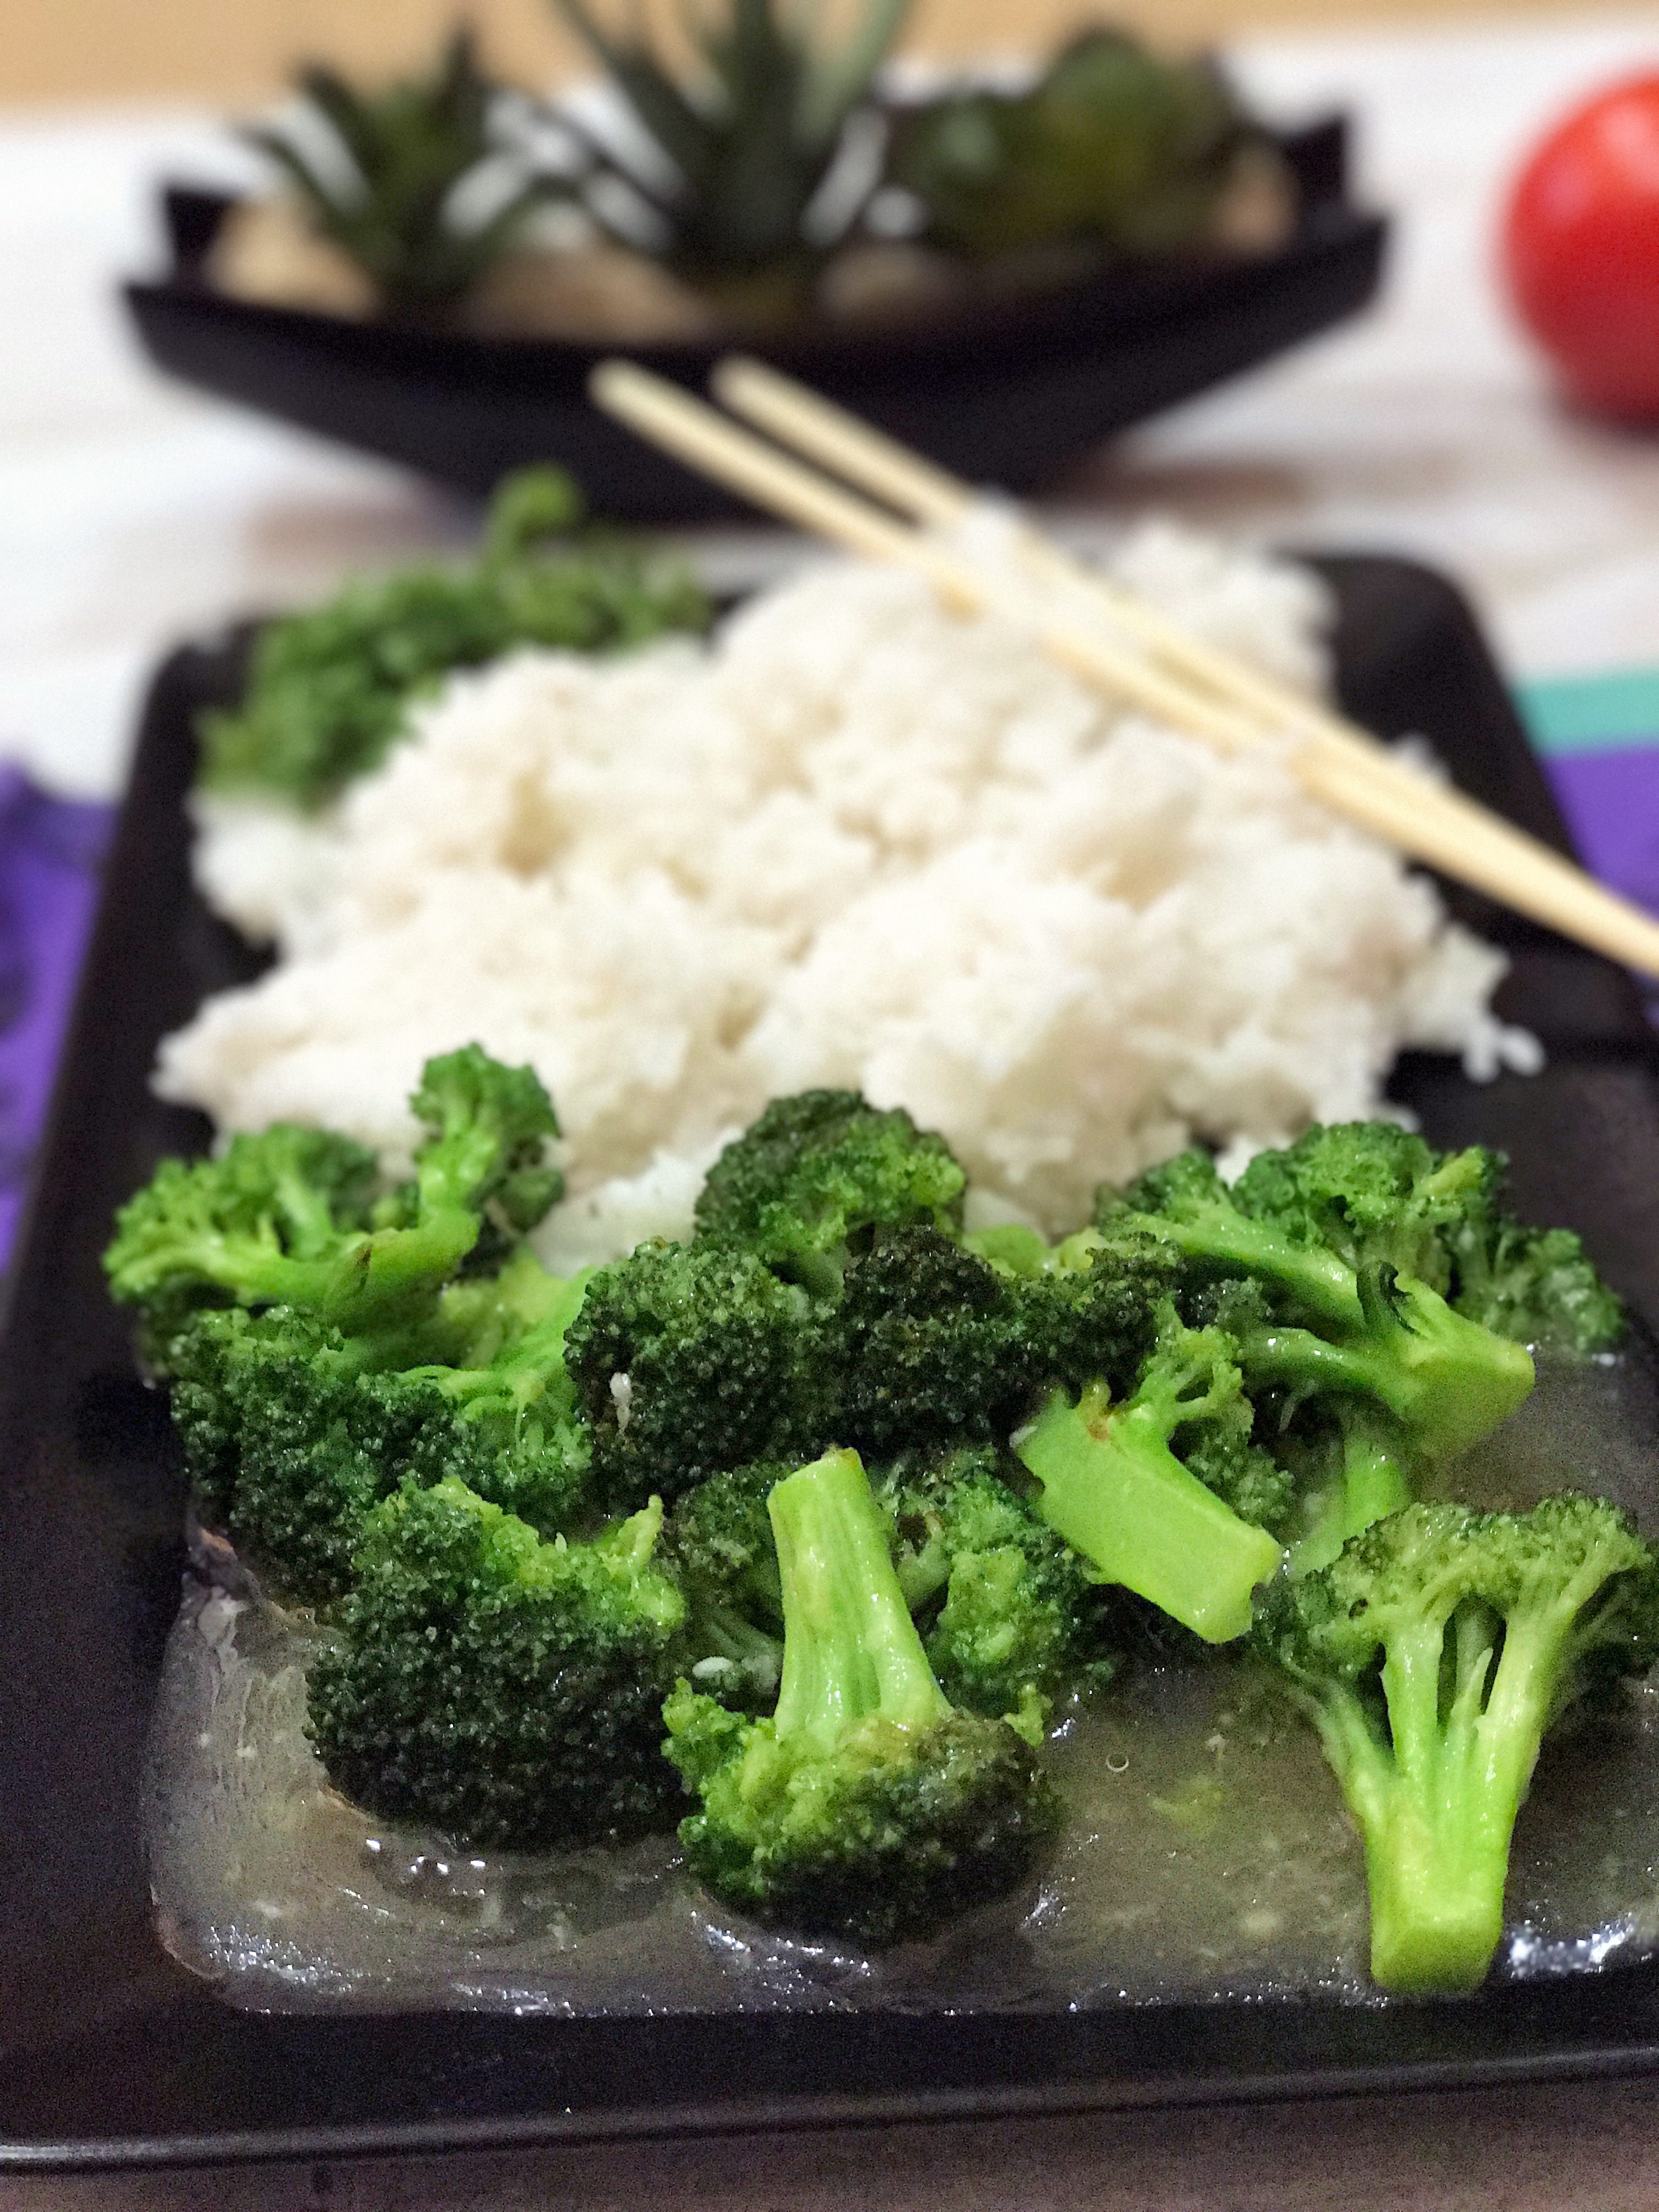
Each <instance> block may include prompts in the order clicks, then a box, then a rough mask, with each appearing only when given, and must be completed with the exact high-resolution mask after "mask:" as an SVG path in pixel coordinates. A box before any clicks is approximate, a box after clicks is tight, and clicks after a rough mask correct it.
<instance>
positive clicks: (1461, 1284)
mask: <svg viewBox="0 0 1659 2212" xmlns="http://www.w3.org/2000/svg"><path fill="white" fill-rule="evenodd" d="M1451 1248H1452V1254H1453V1262H1454V1266H1455V1270H1456V1278H1457V1289H1456V1292H1455V1296H1454V1297H1453V1300H1452V1303H1453V1304H1454V1305H1455V1307H1456V1308H1457V1310H1458V1312H1459V1313H1461V1314H1467V1315H1468V1317H1469V1319H1470V1320H1471V1321H1476V1322H1480V1324H1481V1325H1482V1327H1483V1328H1490V1329H1492V1330H1494V1331H1495V1332H1496V1333H1497V1334H1498V1335H1499V1336H1511V1337H1514V1338H1515V1339H1516V1341H1517V1342H1518V1343H1522V1344H1526V1345H1529V1346H1532V1348H1533V1349H1534V1351H1536V1352H1555V1353H1557V1354H1564V1353H1565V1354H1567V1355H1569V1356H1574V1355H1576V1356H1578V1357H1581V1358H1582V1357H1583V1356H1584V1355H1585V1354H1587V1353H1589V1352H1607V1351H1611V1350H1612V1348H1613V1346H1614V1345H1616V1344H1617V1343H1618V1342H1619V1340H1620V1337H1621V1336H1622V1335H1623V1334H1624V1332H1625V1309H1624V1307H1623V1305H1622V1304H1620V1300H1619V1298H1618V1297H1616V1296H1615V1294H1614V1293H1613V1291H1610V1290H1609V1289H1608V1288H1607V1285H1606V1284H1605V1283H1604V1282H1603V1281H1602V1280H1601V1277H1600V1276H1599V1275H1598V1274H1597V1273H1596V1272H1595V1267H1594V1266H1593V1265H1592V1264H1591V1262H1590V1260H1589V1256H1588V1255H1587V1254H1586V1253H1585V1250H1584V1246H1583V1240H1582V1238H1580V1237H1577V1236H1575V1235H1574V1233H1573V1231H1571V1229H1533V1228H1529V1227H1527V1226H1525V1225H1522V1223H1520V1222H1518V1221H1510V1220H1504V1219H1498V1220H1497V1221H1494V1222H1491V1223H1487V1224H1482V1225H1470V1226H1469V1227H1468V1228H1467V1229H1460V1230H1458V1231H1455V1232H1454V1234H1453V1236H1452V1238H1451Z"/></svg>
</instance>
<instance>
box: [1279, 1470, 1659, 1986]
mask: <svg viewBox="0 0 1659 2212" xmlns="http://www.w3.org/2000/svg"><path fill="white" fill-rule="evenodd" d="M1257 1637H1258V1640H1259V1642H1260V1644H1261V1647H1262V1648H1263V1649H1264V1650H1266V1651H1267V1654H1268V1655H1269V1656H1271V1657H1272V1658H1273V1659H1274V1660H1275V1661H1276V1662H1278V1663H1279V1666H1280V1667H1282V1668H1285V1670H1286V1673H1287V1675H1288V1677H1289V1679H1290V1680H1291V1683H1292V1684H1293V1685H1294V1686H1295V1687H1296V1690H1297V1694H1298V1697H1299V1699H1300V1700H1301V1702H1302V1703H1303V1704H1304V1707H1305V1709H1306V1710H1307V1711H1308V1712H1309V1714H1310V1717H1311V1718H1312V1720H1313V1721H1314V1723H1315V1725H1316V1727H1317V1729H1318V1730H1319V1734H1320V1737H1321V1740H1322V1742H1323V1744H1324V1747H1325V1753H1326V1756H1327V1757H1328V1759H1329V1760H1330V1762H1331V1765H1332V1766H1333V1767H1334V1770H1335V1771H1336V1776H1337V1778H1338V1780H1339V1781H1340V1784H1341V1785H1342V1792H1343V1795H1344V1796H1345V1797H1346V1800H1347V1802H1348V1807H1349V1809H1350V1811H1351V1812H1352V1814H1353V1817H1354V1820H1355V1821H1356V1823H1357V1824H1358V1828H1359V1831H1360V1833H1361V1835H1362V1837H1363V1838H1364V1844H1365V1862H1366V1872H1367V1879H1368V1881H1369V1884H1370V1903H1371V1972H1372V1974H1373V1975H1374V1977H1375V1978H1376V1980H1377V1981H1378V1982H1379V1983H1380V1984H1382V1985H1383V1987H1384V1988H1385V1989H1393V1990H1419V1991H1426V1990H1466V1989H1473V1988H1474V1987H1475V1986H1476V1985H1477V1984H1479V1983H1480V1981H1481V1980H1482V1979H1483V1978H1485V1975H1486V1970H1487V1967H1488V1966H1489V1965H1490V1963H1491V1960H1492V1953H1493V1952H1494V1950H1495V1949H1496V1948H1497V1945H1498V1937H1499V1936H1500V1935H1501V1933H1502V1929H1503V1916H1504V1877H1505V1874H1506V1871H1507V1869H1508V1864H1509V1851H1510V1836H1511V1833H1512V1832H1513V1830H1514V1826H1515V1819H1516V1812H1517V1810H1518V1808H1519V1807H1520V1805H1521V1802H1522V1799H1523V1798H1524V1797H1525V1796H1526V1793H1527V1788H1528V1783H1529V1782H1530V1780H1531V1778H1532V1771H1533V1767H1534V1762H1535V1761H1536V1759H1537V1757H1538V1751H1539V1746H1540V1743H1541V1740H1542V1738H1543V1735H1544V1733H1545V1730H1546V1729H1547V1728H1549V1727H1550V1726H1551V1725H1552V1723H1553V1722H1554V1721H1555V1720H1556V1719H1557V1718H1558V1717H1559V1716H1560V1715H1561V1714H1562V1713H1563V1712H1564V1711H1565V1710H1566V1709H1567V1708H1568V1707H1570V1706H1571V1705H1575V1704H1577V1703H1579V1702H1580V1701H1582V1700H1584V1699H1588V1698H1592V1697H1595V1696H1598V1695H1600V1696H1605V1695H1606V1693H1607V1692H1608V1691H1609V1689H1610V1688H1611V1687H1613V1686H1614V1685H1616V1683H1617V1681H1618V1680H1619V1678H1620V1677H1621V1676H1623V1675H1626V1674H1639V1673H1641V1672H1643V1671H1644V1670H1645V1669H1646V1668H1647V1667H1648V1666H1649V1665H1650V1664H1651V1663H1652V1661H1653V1658H1654V1656H1655V1652H1656V1650H1659V1562H1656V1560H1655V1558H1654V1555H1653V1553H1651V1552H1650V1549H1649V1547H1647V1545H1646V1544H1644V1542H1643V1541H1642V1540H1641V1539H1640V1537H1639V1536H1638V1534H1636V1531H1635V1529H1634V1528H1632V1526H1631V1524H1630V1522H1628V1521H1627V1520H1626V1517H1625V1516H1624V1515H1623V1514H1621V1513H1620V1512H1618V1511H1617V1510H1615V1509H1614V1508H1613V1506H1611V1505H1609V1504H1606V1503H1605V1502H1604V1501H1603V1500H1601V1499H1599V1498H1585V1497H1580V1496H1577V1495H1574V1494H1572V1493H1571V1492H1569V1493H1567V1494H1565V1495H1563V1496H1560V1497H1557V1498H1546V1499H1545V1500H1544V1501H1543V1503H1542V1504H1539V1505H1536V1506H1534V1508H1533V1510H1531V1512H1529V1513H1524V1514H1510V1513H1473V1512H1470V1511H1468V1510H1467V1509H1465V1508H1464V1507H1462V1506H1458V1505H1449V1504H1435V1505H1426V1504H1419V1505H1411V1506H1407V1508H1406V1509H1405V1510H1403V1511H1401V1512H1398V1513H1395V1514H1392V1515H1390V1516H1389V1518H1388V1519H1387V1520H1383V1521H1379V1522H1376V1523H1375V1524H1374V1526H1372V1527H1371V1528H1368V1529H1366V1530H1365V1531H1364V1534H1361V1535H1358V1536H1356V1537H1354V1538H1353V1539H1352V1541H1350V1542H1349V1543H1348V1544H1346V1546H1345V1547H1344V1548H1343V1550H1342V1551H1341V1553H1340V1555H1339V1556H1338V1557H1337V1558H1336V1559H1334V1561H1333V1562H1332V1563H1331V1565H1329V1566H1328V1567H1326V1568H1324V1569H1323V1570H1322V1571H1320V1572H1319V1573H1317V1574H1314V1575H1309V1576H1304V1577H1300V1578H1296V1579H1291V1580H1287V1581H1285V1582H1284V1583H1280V1584H1279V1586H1278V1587H1277V1589H1275V1590H1274V1591H1273V1593H1272V1595H1271V1597H1270V1600H1269V1602H1268V1605H1267V1607H1266V1608H1265V1609H1264V1613H1263V1616H1262V1619H1261V1622H1260V1624H1259V1626H1258V1629H1257Z"/></svg>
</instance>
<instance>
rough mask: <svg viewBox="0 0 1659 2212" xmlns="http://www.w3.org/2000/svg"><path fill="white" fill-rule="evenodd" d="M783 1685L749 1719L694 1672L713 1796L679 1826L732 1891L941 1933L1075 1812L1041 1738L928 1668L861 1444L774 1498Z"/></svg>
mask: <svg viewBox="0 0 1659 2212" xmlns="http://www.w3.org/2000/svg"><path fill="white" fill-rule="evenodd" d="M769 1512H770V1514H771V1518H772V1525H773V1528H774V1531H775V1537H776V1542H777V1553H778V1563H779V1568H780V1571H781V1578H782V1588H783V1611H784V1656H783V1686H782V1689H781V1692H780V1694H779V1698H778V1707H777V1711H776V1713H775V1716H774V1717H772V1718H771V1719H769V1720H750V1719H746V1718H744V1717H743V1716H742V1715H740V1714H738V1713H734V1712H731V1711H727V1710H726V1707H724V1706H723V1705H720V1704H718V1703H716V1702H715V1700H714V1699H711V1698H708V1697H704V1696H700V1695H699V1694H698V1693H697V1692H695V1691H694V1690H693V1689H692V1688H691V1686H690V1684H689V1683H685V1682H682V1683H681V1684H680V1685H679V1686H678V1688H677V1689H676V1690H675V1692H674V1693H673V1695H672V1696H671V1698H670V1699H669V1700H668V1702H667V1705H665V1708H664V1719H665V1722H666V1723H667V1727H668V1741H667V1743H666V1745H665V1750H666V1752H667V1753H668V1756H669V1758H670V1759H671V1760H673V1762H674V1763H675V1765H677V1766H678V1768H679V1770H680V1771H681V1773H682V1774H683V1776H684V1779H685V1782H686V1784H687V1787H688V1788H690V1790H694V1791H695V1792H696V1795H697V1796H700V1797H701V1799H702V1807H701V1809H700V1810H699V1811H697V1812H696V1813H693V1814H691V1815H690V1817H689V1818H688V1819H687V1820H684V1821H683V1822H682V1823H681V1826H680V1840H681V1842H682V1843H683V1844H684V1847H685V1853H686V1857H687V1859H688V1860H689V1861H690V1865H691V1868H692V1870H693V1871H694V1872H695V1873H696V1875H698V1876H699V1877H700V1878H701V1879H702V1881H704V1882H705V1883H706V1884H707V1885H708V1887H709V1888H710V1889H711V1890H713V1891H714V1894H715V1895H716V1896H717V1897H720V1898H721V1899H724V1900H725V1902H726V1903H727V1904H729V1905H734V1906H736V1907H737V1908H738V1909H739V1910H740V1911H748V1912H751V1913H753V1914H754V1915H755V1916H756V1917H757V1918H759V1919H762V1920H766V1921H772V1922H777V1923H782V1924H783V1925H785V1926H787V1927H789V1928H794V1929H801V1930H803V1931H804V1932H806V1933H808V1934H834V1935H844V1936H854V1937H856V1938H858V1939H859V1940H860V1941H862V1942H867V1943H871V1944H884V1943H890V1942H899V1941H902V1940H906V1939H908V1938H912V1937H920V1936H926V1935H928V1934H931V1933H932V1932H933V1930H934V1929H937V1928H939V1926H941V1925H942V1924H943V1923H945V1921H947V1920H949V1919H951V1918H953V1917H955V1916H956V1915H957V1914H958V1913H961V1912H964V1911H969V1910H970V1909H971V1908H972V1907H973V1906H975V1905H979V1904H981V1903H983V1902H986V1901H987V1900H989V1899H992V1898H994V1897H999V1896H1000V1895H1002V1894H1003V1893H1005V1892H1006V1891H1007V1890H1009V1889H1011V1888H1012V1887H1014V1886H1015V1884H1017V1883H1018V1882H1019V1881H1022V1880H1023V1879H1024V1876H1025V1875H1027V1874H1028V1873H1029V1872H1030V1869H1031V1868H1032V1867H1033V1866H1034V1865H1035V1863H1036V1860H1037V1857H1038V1856H1039V1854H1040V1853H1041V1851H1042V1850H1043V1848H1044V1847H1045V1846H1046V1844H1048V1841H1049V1839H1050V1838H1051V1837H1052V1836H1053V1834H1054V1830H1055V1827H1056V1826H1057V1825H1058V1821H1059V1817H1060V1814H1059V1806H1058V1802H1057V1800H1056V1799H1055V1797H1054V1792H1053V1790H1052V1789H1051V1787H1050V1785H1049V1784H1048V1782H1047V1781H1046V1780H1045V1779H1044V1778H1043V1776H1042V1772H1041V1771H1040V1770H1039V1768H1038V1767H1037V1765H1036V1762H1035V1760H1034V1759H1033V1757H1032V1754H1031V1752H1030V1747H1029V1746H1028V1745H1027V1744H1026V1743H1024V1741H1022V1740H1021V1738H1020V1737H1019V1736H1018V1735H1016V1734H1015V1732H1014V1730H1013V1729H1011V1728H1009V1727H1008V1726H1006V1723H1003V1722H1002V1721H1000V1720H987V1719H983V1718H981V1717H978V1716H977V1715H973V1714H968V1713H959V1712H957V1711H953V1710H952V1708H951V1705H950V1704H949V1703H948V1701H947V1700H946V1699H945V1695H944V1693H943V1692H942V1691H941V1690H940V1688H939V1684H938V1683H937V1681H936V1680H934V1678H933V1671H932V1669H931V1668H929V1666H928V1664H927V1655H926V1653H925V1652H924V1651H923V1650H922V1648H921V1639H920V1638H919V1637H918V1636H917V1633H916V1630H915V1624H914V1623H913V1622H912V1620H911V1618H910V1613H909V1610H908V1607H907V1605H906V1603H905V1600H904V1594H903V1591H902V1589H901V1588H900V1587H899V1582H898V1577H897V1576H896V1574H895V1572H894V1570H893V1565H892V1561H891V1559H890V1556H889V1552H888V1538H887V1530H886V1528H885V1526H884V1520H883V1516H882V1514H881V1512H880V1510H879V1509H878V1506H877V1504H876V1502H875V1499H874V1498H873V1497H872V1494H871V1490H870V1486H869V1484H868V1482H867V1481H866V1479H865V1474H864V1470H863V1468H862V1467H861V1466H860V1462H859V1459H858V1455H856V1453H854V1452H845V1451H842V1452H832V1453H830V1454H829V1455H828V1456H827V1457H825V1458H823V1459H821V1460H819V1461H817V1462H816V1463H815V1464H813V1465H812V1466H811V1467H807V1468H802V1469H800V1471H799V1473H797V1474H792V1475H790V1476H788V1477H787V1479H786V1480H784V1481H782V1482H781V1483H779V1484H778V1485H777V1486H776V1487H775V1489H774V1490H773V1492H772V1493H771V1497H770V1499H769Z"/></svg>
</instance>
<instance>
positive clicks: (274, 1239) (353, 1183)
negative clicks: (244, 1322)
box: [104, 1121, 378, 1370]
mask: <svg viewBox="0 0 1659 2212" xmlns="http://www.w3.org/2000/svg"><path fill="white" fill-rule="evenodd" d="M377 1171H378V1170H377V1163H376V1160H375V1158H374V1153H373V1152H369V1151H368V1150H367V1149H366V1147H365V1146H362V1145H358V1144H354V1143H353V1142H352V1141H351V1139H349V1138H348V1137H340V1136H335V1135H332V1134H331V1133H328V1132H327V1131H325V1130H319V1129H301V1128H298V1127H295V1125H294V1124H293V1123H291V1122H286V1121H279V1122H277V1123H276V1124H275V1125H274V1126H273V1127H270V1128H269V1129H266V1130H264V1131H263V1132H262V1133H260V1134H259V1135H258V1136H249V1135H239V1136H234V1137H233V1138H232V1139H231V1140H230V1143H229V1144H228V1146H227V1147H226V1149H225V1151H224V1152H222V1153H221V1155H220V1156H219V1157H218V1158H216V1159H209V1160H195V1161H185V1160H178V1159H167V1160H163V1161H162V1162H161V1165H160V1166H159V1167H158V1168H157V1169H156V1170H155V1175H154V1176H152V1177H151V1179H150V1181H149V1182H148V1183H146V1184H145V1185H144V1187H143V1189H142V1190H140V1191H139V1192H137V1194H136V1195H135V1196H134V1197H132V1198H131V1199H129V1200H128V1201H127V1203H126V1204H125V1206H123V1207H122V1208H121V1209H120V1211H119V1212H118V1214H117V1215H116V1217H115V1234H114V1236H113V1237H112V1239H111V1241H110V1244H109V1247H108V1249H107V1250H106V1252H105V1254H104V1269H105V1273H106V1275H107V1276H108V1278H109V1286H110V1291H111V1295H112V1297H116V1298H118V1299H119V1300H120V1301H121V1302H122V1303H123V1304H127V1305H134V1306H137V1308H138V1310H139V1316H140V1321H141V1325H142V1328H143V1342H144V1349H145V1352H146V1355H147V1356H148V1357H149V1358H150V1359H151V1360H152V1361H153V1362H154V1363H155V1364H156V1365H157V1367H158V1368H160V1369H162V1370H165V1364H166V1358H167V1342H168V1340H169V1339H170V1338H171V1337H172V1335H173V1334H174V1332H175V1331H176V1330H177V1329H178V1328H180V1327H181V1326H182V1325H183V1323H184V1322H185V1319H186V1318H187V1317H188V1316H189V1314H190V1312H191V1310H192V1308H193V1307H195V1306H197V1305H201V1304H227V1303H229V1302H231V1301H240V1303H241V1304H245V1305H257V1304H299V1305H308V1306H309V1305H315V1306H319V1307H321V1306H325V1305H327V1304H330V1303H331V1301H333V1300H335V1299H337V1297H339V1295H340V1293H341V1291H342V1288H343V1259H344V1256H345V1255H349V1254H355V1253H356V1251H358V1250H360V1249H362V1248H363V1247H364V1246H366V1245H367V1243H368V1239H369V1225H370V1208H371V1205H372V1201H373V1197H374V1182H375V1176H376V1174H377Z"/></svg>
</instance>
